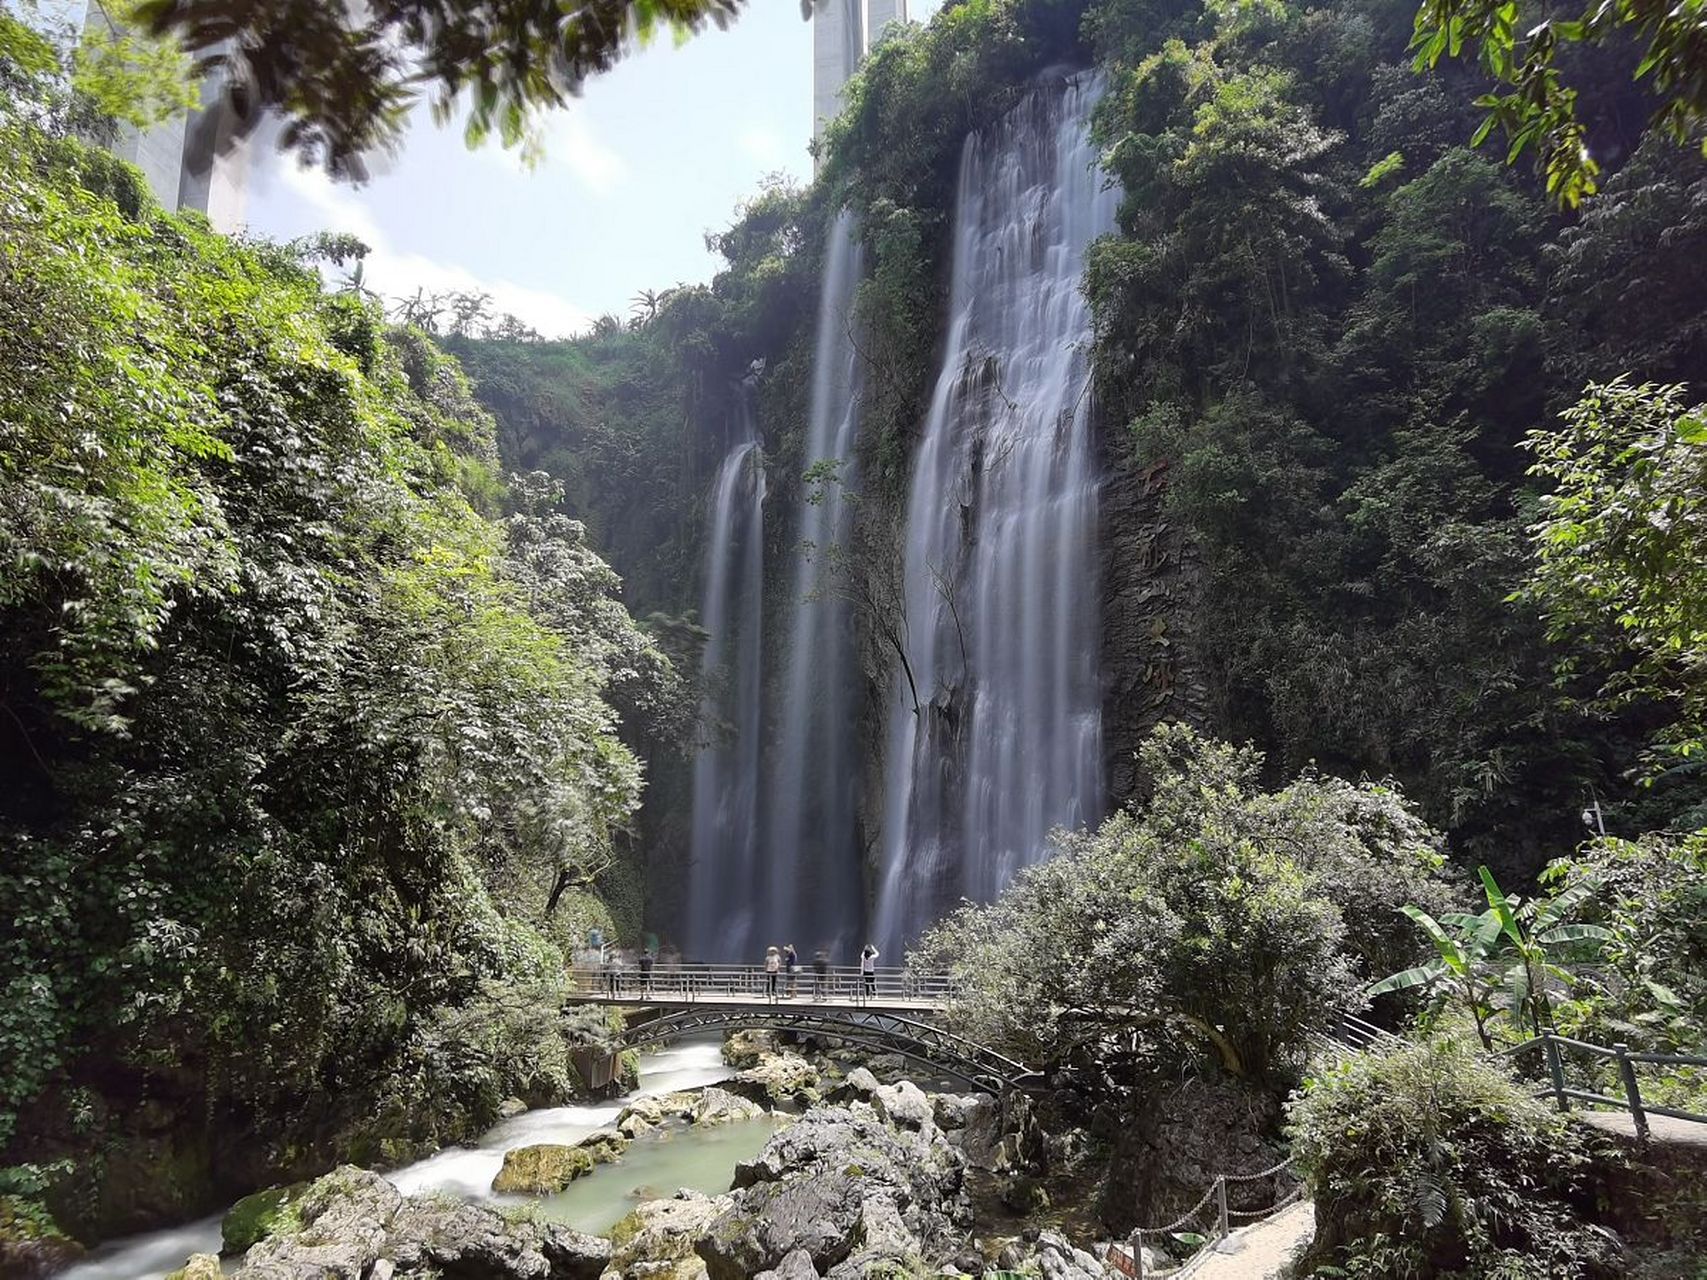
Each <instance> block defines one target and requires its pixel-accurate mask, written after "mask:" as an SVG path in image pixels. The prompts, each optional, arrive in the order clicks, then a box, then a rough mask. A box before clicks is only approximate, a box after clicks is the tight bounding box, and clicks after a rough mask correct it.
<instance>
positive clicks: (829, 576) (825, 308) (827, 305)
mask: <svg viewBox="0 0 1707 1280" xmlns="http://www.w3.org/2000/svg"><path fill="white" fill-rule="evenodd" d="M859 279H860V249H859V238H858V229H857V227H856V225H855V223H854V219H853V215H852V214H850V213H846V212H844V213H842V214H841V215H840V216H839V217H838V218H837V219H836V221H835V224H834V225H833V226H832V227H831V229H830V236H829V241H828V243H827V244H826V245H825V249H824V270H823V276H822V278H821V281H820V285H819V295H818V330H817V336H816V345H815V349H814V353H813V366H812V401H811V417H810V419H809V420H808V423H807V435H806V449H805V454H804V457H803V462H804V463H805V464H806V466H807V467H808V468H811V467H813V466H814V465H816V464H822V463H830V464H832V466H833V469H834V471H835V475H834V476H833V477H827V476H817V475H815V476H813V477H812V478H810V479H806V480H804V481H803V484H804V485H805V491H804V492H803V493H802V501H801V504H800V537H799V542H798V544H797V547H796V550H795V559H794V566H793V573H792V575H791V577H790V578H789V579H788V581H789V583H790V588H791V589H790V595H789V598H788V601H787V610H786V617H787V619H788V628H787V636H788V648H787V650H786V652H785V655H784V661H785V662H786V663H787V671H786V673H785V676H784V679H783V680H782V681H780V682H779V688H780V689H781V691H782V702H781V704H780V706H779V707H778V714H777V717H776V724H775V741H774V747H773V752H772V756H771V769H770V772H769V775H768V785H767V787H766V789H765V803H766V807H767V809H768V810H769V822H768V826H767V832H766V837H767V838H766V842H765V874H764V876H763V888H762V893H761V913H760V918H761V920H762V922H763V926H764V928H765V930H766V936H767V937H768V938H770V939H771V940H774V941H777V942H782V941H787V940H790V939H792V940H793V941H795V942H797V943H800V944H802V945H803V946H804V947H807V948H810V949H816V948H817V947H819V946H828V947H829V948H830V949H831V951H832V954H833V955H834V957H835V959H836V960H837V961H838V963H844V964H845V963H851V962H852V960H853V957H854V954H855V953H856V951H857V949H858V947H859V946H860V943H861V942H862V941H863V939H857V932H858V930H859V927H860V925H861V922H862V916H863V911H862V910H861V907H862V900H861V895H862V888H861V885H862V881H863V877H862V875H861V872H860V862H859V858H860V855H859V849H858V846H857V843H856V841H855V839H854V830H855V822H854V820H855V807H856V795H855V788H854V779H855V775H856V773H857V769H856V757H855V743H854V741H853V730H852V720H853V679H854V650H853V643H854V639H853V619H852V617H851V615H850V611H849V609H848V606H847V603H846V601H845V600H844V599H843V598H842V597H840V596H839V595H837V593H836V592H835V590H834V589H833V581H834V580H833V565H832V563H831V557H832V554H833V548H835V547H836V546H837V545H839V544H841V543H842V542H843V540H844V538H845V535H846V531H847V516H848V512H847V508H846V503H845V501H844V492H845V486H847V485H848V484H850V483H851V482H852V480H853V472H852V466H853V453H854V437H855V433H856V432H857V430H858V427H859V411H858V401H857V392H858V384H859V351H858V349H857V347H856V346H855V344H854V339H853V303H854V291H855V290H856V288H857V287H858V285H859Z"/></svg>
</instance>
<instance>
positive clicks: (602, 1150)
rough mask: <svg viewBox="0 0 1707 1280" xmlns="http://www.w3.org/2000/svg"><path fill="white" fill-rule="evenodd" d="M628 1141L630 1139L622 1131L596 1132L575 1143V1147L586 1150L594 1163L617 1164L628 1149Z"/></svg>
mask: <svg viewBox="0 0 1707 1280" xmlns="http://www.w3.org/2000/svg"><path fill="white" fill-rule="evenodd" d="M628 1143H629V1139H627V1138H625V1137H623V1136H622V1135H621V1134H620V1133H595V1134H592V1135H591V1136H589V1137H586V1138H582V1139H581V1140H580V1141H579V1142H577V1143H576V1144H575V1149H576V1150H577V1151H585V1152H586V1153H587V1154H588V1155H589V1156H591V1157H592V1158H593V1163H594V1164H615V1163H616V1162H617V1161H618V1160H620V1159H622V1153H623V1152H624V1151H626V1150H628Z"/></svg>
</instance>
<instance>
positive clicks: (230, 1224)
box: [219, 1182, 308, 1254]
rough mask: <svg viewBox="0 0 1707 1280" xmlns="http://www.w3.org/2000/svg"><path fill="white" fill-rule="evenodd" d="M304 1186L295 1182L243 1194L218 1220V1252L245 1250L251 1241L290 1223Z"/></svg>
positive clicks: (304, 1188)
mask: <svg viewBox="0 0 1707 1280" xmlns="http://www.w3.org/2000/svg"><path fill="white" fill-rule="evenodd" d="M307 1190H308V1183H306V1182H296V1183H292V1184H291V1185H290V1186H286V1187H268V1188H267V1189H266V1190H265V1191H257V1192H255V1194H254V1195H250V1196H244V1197H243V1198H242V1199H241V1200H239V1201H238V1202H237V1203H236V1204H234V1205H232V1206H231V1208H230V1209H228V1210H226V1213H225V1217H224V1218H223V1219H222V1220H221V1221H220V1224H219V1233H220V1236H221V1239H222V1241H223V1244H224V1248H223V1250H222V1252H224V1253H228V1254H237V1253H247V1252H248V1251H249V1248H250V1246H251V1245H253V1244H255V1243H256V1242H258V1241H261V1240H265V1239H266V1238H267V1237H268V1236H270V1235H272V1234H273V1233H274V1232H276V1231H287V1230H289V1229H291V1228H292V1227H294V1226H295V1225H296V1202H297V1201H298V1200H300V1199H301V1198H302V1194H303V1192H305V1191H307Z"/></svg>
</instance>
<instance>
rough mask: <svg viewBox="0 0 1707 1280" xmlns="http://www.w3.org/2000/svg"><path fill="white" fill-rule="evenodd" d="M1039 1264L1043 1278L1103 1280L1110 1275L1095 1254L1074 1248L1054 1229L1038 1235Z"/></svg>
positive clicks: (1049, 1279)
mask: <svg viewBox="0 0 1707 1280" xmlns="http://www.w3.org/2000/svg"><path fill="white" fill-rule="evenodd" d="M1037 1265H1038V1269H1039V1270H1041V1271H1042V1272H1043V1280H1103V1278H1104V1277H1105V1276H1107V1275H1108V1272H1107V1270H1106V1269H1104V1267H1103V1265H1102V1263H1101V1262H1100V1261H1098V1259H1097V1256H1096V1255H1095V1254H1093V1253H1087V1252H1085V1251H1084V1250H1083V1249H1076V1248H1074V1247H1073V1246H1072V1245H1071V1244H1069V1243H1068V1242H1067V1240H1066V1238H1065V1237H1064V1236H1061V1235H1060V1234H1058V1233H1056V1232H1054V1231H1045V1232H1043V1233H1042V1234H1041V1235H1039V1236H1038V1237H1037Z"/></svg>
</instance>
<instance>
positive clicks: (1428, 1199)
mask: <svg viewBox="0 0 1707 1280" xmlns="http://www.w3.org/2000/svg"><path fill="white" fill-rule="evenodd" d="M1289 1119H1290V1128H1291V1136H1292V1152H1293V1156H1294V1157H1295V1158H1296V1159H1297V1161H1298V1165H1299V1168H1300V1169H1301V1170H1302V1171H1303V1173H1304V1175H1305V1176H1306V1178H1308V1180H1309V1184H1310V1195H1311V1198H1312V1199H1313V1200H1314V1201H1315V1203H1316V1224H1317V1225H1316V1232H1315V1235H1314V1238H1313V1239H1312V1240H1311V1242H1310V1244H1309V1246H1308V1247H1307V1248H1306V1250H1305V1253H1304V1255H1303V1257H1302V1259H1301V1260H1300V1264H1299V1270H1300V1271H1302V1272H1304V1273H1305V1274H1312V1273H1313V1274H1329V1275H1332V1274H1336V1273H1338V1274H1343V1275H1368V1276H1376V1275H1381V1276H1401V1275H1402V1276H1418V1277H1434V1276H1439V1277H1448V1276H1502V1277H1505V1276H1509V1277H1514V1278H1515V1277H1524V1278H1526V1280H1527V1278H1531V1277H1532V1278H1533V1280H1542V1278H1543V1277H1549V1278H1552V1277H1570V1278H1573V1280H1591V1278H1598V1277H1608V1278H1610V1277H1612V1276H1615V1275H1623V1274H1626V1273H1625V1271H1624V1270H1623V1268H1622V1266H1621V1262H1622V1249H1621V1247H1620V1244H1619V1241H1618V1237H1617V1235H1616V1234H1614V1233H1613V1232H1611V1231H1609V1230H1607V1229H1606V1227H1605V1226H1603V1225H1601V1223H1600V1221H1599V1220H1598V1218H1599V1205H1598V1204H1597V1187H1596V1178H1595V1176H1594V1165H1595V1161H1596V1158H1597V1156H1599V1155H1600V1154H1601V1149H1600V1143H1599V1142H1597V1141H1596V1139H1595V1138H1594V1137H1593V1136H1592V1131H1591V1130H1589V1129H1587V1128H1586V1127H1585V1126H1582V1125H1578V1124H1576V1123H1574V1122H1573V1121H1572V1120H1571V1119H1570V1118H1569V1117H1567V1116H1563V1115H1560V1114H1559V1113H1558V1112H1557V1111H1554V1110H1552V1109H1550V1108H1549V1107H1547V1106H1546V1105H1545V1104H1544V1103H1541V1102H1538V1101H1536V1100H1534V1099H1533V1098H1531V1097H1530V1096H1529V1094H1528V1092H1527V1090H1526V1088H1525V1087H1524V1086H1521V1085H1519V1084H1518V1083H1517V1082H1516V1081H1514V1080H1513V1079H1511V1077H1510V1076H1508V1075H1506V1074H1505V1073H1504V1072H1503V1071H1501V1069H1500V1068H1499V1067H1498V1066H1496V1065H1494V1064H1491V1063H1489V1062H1488V1061H1487V1060H1486V1059H1485V1058H1484V1057H1483V1056H1482V1055H1481V1054H1480V1053H1479V1052H1477V1051H1476V1050H1474V1049H1473V1048H1472V1047H1471V1046H1470V1045H1468V1044H1466V1043H1464V1042H1462V1041H1456V1040H1452V1039H1449V1038H1446V1037H1439V1036H1437V1037H1431V1038H1430V1039H1427V1040H1424V1041H1421V1042H1419V1043H1416V1044H1407V1045H1405V1046H1403V1047H1401V1048H1398V1049H1395V1050H1394V1051H1392V1052H1391V1053H1388V1054H1365V1055H1360V1056H1358V1057H1356V1058H1354V1059H1352V1060H1351V1061H1350V1062H1348V1063H1346V1064H1344V1065H1342V1066H1338V1067H1334V1068H1332V1069H1330V1070H1328V1071H1325V1072H1324V1073H1323V1074H1321V1075H1320V1076H1318V1077H1316V1078H1314V1079H1312V1080H1310V1081H1309V1082H1308V1084H1307V1085H1306V1087H1305V1090H1304V1093H1303V1095H1302V1096H1301V1097H1299V1098H1297V1099H1296V1100H1295V1101H1294V1102H1293V1104H1292V1106H1291V1109H1290V1115H1289Z"/></svg>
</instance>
